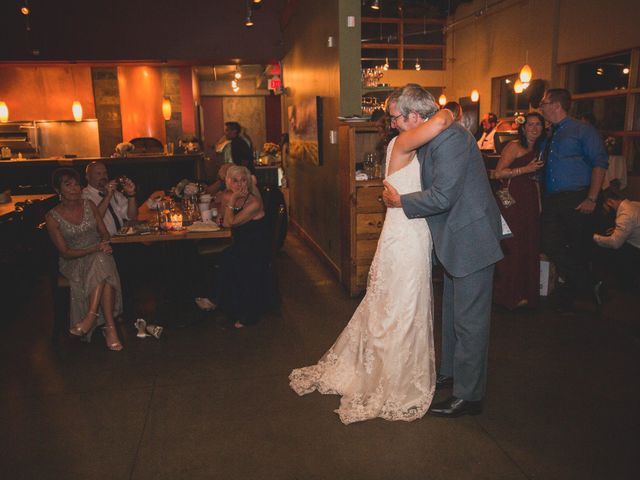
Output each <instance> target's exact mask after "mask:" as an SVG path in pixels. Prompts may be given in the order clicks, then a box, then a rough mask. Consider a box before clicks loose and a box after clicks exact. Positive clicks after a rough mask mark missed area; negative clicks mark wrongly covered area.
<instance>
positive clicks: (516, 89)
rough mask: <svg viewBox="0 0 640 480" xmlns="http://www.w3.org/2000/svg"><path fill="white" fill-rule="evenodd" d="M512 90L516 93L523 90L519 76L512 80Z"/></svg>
mask: <svg viewBox="0 0 640 480" xmlns="http://www.w3.org/2000/svg"><path fill="white" fill-rule="evenodd" d="M513 91H514V92H516V93H522V92H524V85H523V83H522V81H521V80H520V79H519V78H518V79H517V80H516V81H515V82H513Z"/></svg>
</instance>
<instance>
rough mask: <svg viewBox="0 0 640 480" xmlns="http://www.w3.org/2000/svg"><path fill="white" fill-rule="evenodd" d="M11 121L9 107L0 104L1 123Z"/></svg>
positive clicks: (3, 103) (2, 103)
mask: <svg viewBox="0 0 640 480" xmlns="http://www.w3.org/2000/svg"><path fill="white" fill-rule="evenodd" d="M8 121H9V107H8V106H7V104H6V103H5V102H0V123H7V122H8Z"/></svg>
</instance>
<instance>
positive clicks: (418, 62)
mask: <svg viewBox="0 0 640 480" xmlns="http://www.w3.org/2000/svg"><path fill="white" fill-rule="evenodd" d="M421 68H422V66H421V65H420V61H419V60H418V59H417V58H416V70H417V71H420V69H421Z"/></svg>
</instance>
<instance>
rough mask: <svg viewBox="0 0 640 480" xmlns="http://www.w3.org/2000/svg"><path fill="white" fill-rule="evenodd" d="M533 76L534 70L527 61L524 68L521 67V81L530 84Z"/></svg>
mask: <svg viewBox="0 0 640 480" xmlns="http://www.w3.org/2000/svg"><path fill="white" fill-rule="evenodd" d="M531 77H533V71H532V70H531V67H530V66H529V65H528V64H526V63H525V64H524V66H523V67H522V69H520V81H521V82H522V83H527V84H528V83H529V82H530V81H531Z"/></svg>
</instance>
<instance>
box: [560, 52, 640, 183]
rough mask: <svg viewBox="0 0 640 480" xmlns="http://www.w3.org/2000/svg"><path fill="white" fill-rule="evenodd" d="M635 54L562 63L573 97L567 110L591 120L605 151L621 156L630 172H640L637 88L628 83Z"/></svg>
mask: <svg viewBox="0 0 640 480" xmlns="http://www.w3.org/2000/svg"><path fill="white" fill-rule="evenodd" d="M638 58H639V56H638V55H637V54H636V55H633V52H632V51H627V52H620V53H616V54H613V55H607V56H604V57H599V58H595V59H589V60H582V61H578V62H572V63H569V64H566V65H564V66H563V68H565V73H566V75H565V76H566V87H567V89H568V90H569V91H570V92H571V93H572V97H573V102H572V106H571V112H570V114H571V115H572V116H573V117H575V118H585V119H588V120H589V121H591V122H592V123H593V124H594V126H595V127H596V128H597V129H598V131H599V132H600V133H601V134H602V137H603V140H606V142H605V145H606V146H607V150H608V151H609V153H610V154H611V155H624V156H625V158H626V160H627V170H628V173H629V174H632V175H640V110H639V109H640V88H638V87H639V86H638V85H637V84H636V85H632V81H633V80H632V79H634V78H635V79H636V80H635V81H636V83H637V82H638V80H637V78H638V73H640V65H639V64H638V63H639V62H638V60H637V59H638ZM634 72H635V75H633V73H634Z"/></svg>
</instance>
